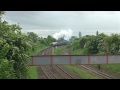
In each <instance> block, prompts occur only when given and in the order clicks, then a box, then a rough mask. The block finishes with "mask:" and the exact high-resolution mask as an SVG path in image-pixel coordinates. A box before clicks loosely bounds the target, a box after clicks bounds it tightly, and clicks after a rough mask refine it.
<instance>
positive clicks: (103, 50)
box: [69, 32, 120, 54]
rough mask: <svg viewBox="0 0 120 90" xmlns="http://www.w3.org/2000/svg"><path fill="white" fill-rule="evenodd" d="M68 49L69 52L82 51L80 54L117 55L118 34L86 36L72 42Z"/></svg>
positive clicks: (118, 45) (119, 37)
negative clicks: (69, 49)
mask: <svg viewBox="0 0 120 90" xmlns="http://www.w3.org/2000/svg"><path fill="white" fill-rule="evenodd" d="M69 47H70V48H71V50H78V49H79V50H82V54H119V53H120V34H111V35H106V34H104V33H100V34H98V32H97V34H96V36H95V35H86V36H83V37H79V38H76V39H75V40H73V41H72V42H71V43H70V44H69Z"/></svg>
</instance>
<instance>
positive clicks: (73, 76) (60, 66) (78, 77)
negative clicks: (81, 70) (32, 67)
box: [57, 65, 83, 79]
mask: <svg viewBox="0 0 120 90" xmlns="http://www.w3.org/2000/svg"><path fill="white" fill-rule="evenodd" d="M57 66H58V67H59V68H60V69H61V70H62V71H64V72H66V73H67V74H68V75H69V76H70V77H71V78H73V79H83V78H82V77H80V76H79V75H77V74H76V73H74V72H73V71H70V70H68V69H67V68H65V67H64V66H63V65H57Z"/></svg>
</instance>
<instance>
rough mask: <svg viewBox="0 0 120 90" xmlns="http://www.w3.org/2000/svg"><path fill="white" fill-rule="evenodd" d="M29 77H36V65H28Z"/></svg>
mask: <svg viewBox="0 0 120 90" xmlns="http://www.w3.org/2000/svg"><path fill="white" fill-rule="evenodd" d="M28 74H29V79H38V73H37V67H36V66H29V71H28Z"/></svg>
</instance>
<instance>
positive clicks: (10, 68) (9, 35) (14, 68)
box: [0, 11, 55, 79]
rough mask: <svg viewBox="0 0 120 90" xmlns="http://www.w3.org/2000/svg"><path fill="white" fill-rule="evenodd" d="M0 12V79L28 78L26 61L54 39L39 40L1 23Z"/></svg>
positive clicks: (32, 35) (35, 35) (15, 27)
mask: <svg viewBox="0 0 120 90" xmlns="http://www.w3.org/2000/svg"><path fill="white" fill-rule="evenodd" d="M4 13H5V12H3V11H0V78H4V79H5V78H17V79H26V78H28V69H29V68H28V65H27V64H28V61H29V60H30V55H31V54H32V52H36V51H37V50H39V49H38V48H43V47H47V46H48V45H49V43H51V42H52V41H54V40H55V39H54V38H52V37H51V36H48V38H47V39H45V38H42V37H41V38H40V37H39V36H38V35H37V34H35V33H34V32H28V33H27V34H24V33H22V32H21V29H22V28H21V27H20V26H19V25H16V24H12V25H10V24H8V22H7V21H2V20H1V18H2V15H3V14H4Z"/></svg>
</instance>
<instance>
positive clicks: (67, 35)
mask: <svg viewBox="0 0 120 90" xmlns="http://www.w3.org/2000/svg"><path fill="white" fill-rule="evenodd" d="M72 34H73V31H72V30H71V29H67V30H61V31H60V32H57V33H55V34H53V37H54V38H55V39H59V38H61V37H63V36H64V39H65V40H69V39H70V38H71V36H72Z"/></svg>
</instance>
